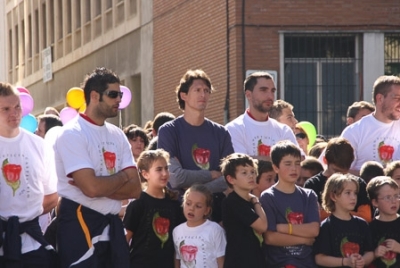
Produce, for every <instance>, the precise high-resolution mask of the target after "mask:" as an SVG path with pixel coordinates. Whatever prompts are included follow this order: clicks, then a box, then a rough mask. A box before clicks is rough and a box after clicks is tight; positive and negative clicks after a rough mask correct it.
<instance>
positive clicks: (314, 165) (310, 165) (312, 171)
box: [296, 156, 324, 187]
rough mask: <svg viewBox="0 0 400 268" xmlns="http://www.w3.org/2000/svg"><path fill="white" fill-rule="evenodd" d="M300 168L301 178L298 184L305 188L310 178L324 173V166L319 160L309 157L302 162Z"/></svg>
mask: <svg viewBox="0 0 400 268" xmlns="http://www.w3.org/2000/svg"><path fill="white" fill-rule="evenodd" d="M300 167H301V169H300V177H299V178H298V179H297V182H296V184H297V185H298V186H301V187H303V186H304V184H305V183H306V181H307V180H308V179H309V178H311V177H313V176H315V175H317V174H318V173H320V172H322V171H324V167H323V166H322V164H321V163H320V162H319V161H318V159H317V158H315V157H312V156H307V157H306V158H305V159H304V160H303V161H301V163H300Z"/></svg>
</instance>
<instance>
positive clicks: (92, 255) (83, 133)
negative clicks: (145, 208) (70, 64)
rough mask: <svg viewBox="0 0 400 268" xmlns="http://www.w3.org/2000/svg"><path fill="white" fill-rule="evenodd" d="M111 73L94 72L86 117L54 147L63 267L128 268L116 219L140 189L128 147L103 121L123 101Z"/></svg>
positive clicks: (85, 85) (87, 84)
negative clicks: (59, 204)
mask: <svg viewBox="0 0 400 268" xmlns="http://www.w3.org/2000/svg"><path fill="white" fill-rule="evenodd" d="M119 86H120V80H119V78H118V76H117V75H116V74H115V73H113V72H112V71H111V70H108V69H106V68H96V69H95V70H94V71H93V72H92V73H91V74H89V75H87V77H86V79H85V81H84V83H83V90H84V94H85V100H86V105H87V108H86V111H85V113H84V114H80V116H79V117H78V119H77V120H75V121H74V122H70V123H69V124H67V125H66V126H64V130H63V132H62V133H61V134H60V135H59V137H58V139H57V140H56V143H55V145H54V150H55V159H56V167H57V175H58V191H59V195H60V196H61V197H62V202H61V206H60V210H59V211H60V213H59V217H60V218H59V227H58V230H59V232H58V234H57V240H58V241H57V242H58V249H59V255H60V260H61V267H128V266H129V250H128V245H127V243H126V240H125V236H124V229H123V225H122V222H121V220H120V218H119V217H118V213H119V211H120V209H121V200H123V199H129V198H138V197H139V195H140V192H141V187H140V183H139V179H138V174H137V171H136V163H135V162H134V159H133V156H132V152H131V149H130V145H129V142H128V140H127V138H126V136H125V134H124V133H123V132H122V130H120V129H119V128H117V127H116V126H114V125H112V124H109V123H107V122H106V121H105V120H106V119H107V118H111V117H115V116H117V115H118V107H119V104H120V102H121V98H122V97H123V95H122V92H121V91H120V87H119Z"/></svg>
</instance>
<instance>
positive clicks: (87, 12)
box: [84, 0, 91, 23]
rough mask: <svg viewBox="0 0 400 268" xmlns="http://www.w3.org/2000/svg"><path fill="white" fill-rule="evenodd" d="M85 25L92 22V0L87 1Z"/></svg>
mask: <svg viewBox="0 0 400 268" xmlns="http://www.w3.org/2000/svg"><path fill="white" fill-rule="evenodd" d="M84 10H85V23H86V22H89V21H90V20H91V16H90V13H91V12H90V0H85V9H84Z"/></svg>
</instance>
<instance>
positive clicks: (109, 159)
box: [103, 148, 117, 175]
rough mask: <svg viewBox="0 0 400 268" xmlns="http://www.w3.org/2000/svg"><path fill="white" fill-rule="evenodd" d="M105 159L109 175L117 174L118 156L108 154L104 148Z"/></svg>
mask: <svg viewBox="0 0 400 268" xmlns="http://www.w3.org/2000/svg"><path fill="white" fill-rule="evenodd" d="M103 158H104V163H105V164H106V168H107V171H108V174H110V175H112V174H114V173H115V159H116V158H117V156H116V155H115V153H112V152H108V151H106V150H104V148H103Z"/></svg>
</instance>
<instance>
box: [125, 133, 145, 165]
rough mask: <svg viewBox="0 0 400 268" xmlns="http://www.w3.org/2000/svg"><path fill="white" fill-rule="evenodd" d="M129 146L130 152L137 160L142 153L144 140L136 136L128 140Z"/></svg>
mask: <svg viewBox="0 0 400 268" xmlns="http://www.w3.org/2000/svg"><path fill="white" fill-rule="evenodd" d="M128 141H129V143H130V144H131V150H132V154H133V157H134V158H135V159H136V160H137V159H138V158H139V155H140V154H141V153H142V152H143V151H144V140H143V139H142V137H139V136H136V137H134V138H132V139H128Z"/></svg>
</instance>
